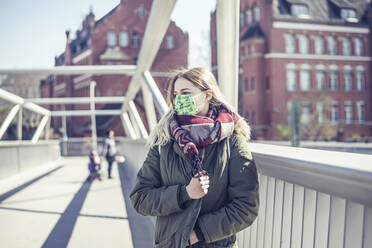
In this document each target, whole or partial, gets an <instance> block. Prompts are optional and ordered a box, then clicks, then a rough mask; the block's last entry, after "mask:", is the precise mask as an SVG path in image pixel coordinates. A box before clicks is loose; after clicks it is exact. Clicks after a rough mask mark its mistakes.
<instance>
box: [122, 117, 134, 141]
mask: <svg viewBox="0 0 372 248" xmlns="http://www.w3.org/2000/svg"><path fill="white" fill-rule="evenodd" d="M121 118H122V122H123V123H124V129H125V132H126V133H127V135H128V136H129V137H130V138H131V139H137V136H136V132H135V131H134V128H133V125H132V123H131V122H130V119H129V115H128V113H127V112H125V113H123V114H121Z"/></svg>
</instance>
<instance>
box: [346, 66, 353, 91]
mask: <svg viewBox="0 0 372 248" xmlns="http://www.w3.org/2000/svg"><path fill="white" fill-rule="evenodd" d="M344 84H345V88H344V89H345V91H351V90H352V89H353V81H352V78H351V71H349V70H347V71H344Z"/></svg>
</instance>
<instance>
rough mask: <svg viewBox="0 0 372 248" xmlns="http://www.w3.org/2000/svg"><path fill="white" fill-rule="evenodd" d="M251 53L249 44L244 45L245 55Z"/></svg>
mask: <svg viewBox="0 0 372 248" xmlns="http://www.w3.org/2000/svg"><path fill="white" fill-rule="evenodd" d="M248 55H249V48H248V46H244V56H248Z"/></svg>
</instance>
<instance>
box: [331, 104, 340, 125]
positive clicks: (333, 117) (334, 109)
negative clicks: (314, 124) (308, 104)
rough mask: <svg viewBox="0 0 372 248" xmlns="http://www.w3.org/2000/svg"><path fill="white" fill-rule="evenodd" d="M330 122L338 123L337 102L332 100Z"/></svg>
mask: <svg viewBox="0 0 372 248" xmlns="http://www.w3.org/2000/svg"><path fill="white" fill-rule="evenodd" d="M331 122H332V123H333V124H335V123H338V102H336V101H334V102H332V105H331Z"/></svg>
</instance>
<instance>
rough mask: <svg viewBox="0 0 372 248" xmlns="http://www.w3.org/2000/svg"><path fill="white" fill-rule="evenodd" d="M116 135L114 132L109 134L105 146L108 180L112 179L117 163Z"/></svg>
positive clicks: (110, 131)
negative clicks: (113, 168) (113, 169)
mask: <svg viewBox="0 0 372 248" xmlns="http://www.w3.org/2000/svg"><path fill="white" fill-rule="evenodd" d="M114 135H115V133H114V131H113V130H109V131H108V132H107V137H106V139H105V141H104V145H103V155H104V157H105V158H106V160H107V164H108V167H107V174H108V178H109V179H111V178H112V176H111V171H112V165H113V163H114V162H115V156H116V155H117V150H116V144H115V137H114Z"/></svg>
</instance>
